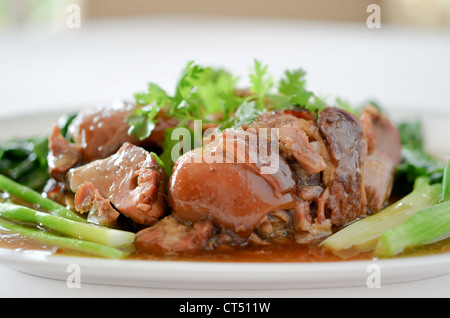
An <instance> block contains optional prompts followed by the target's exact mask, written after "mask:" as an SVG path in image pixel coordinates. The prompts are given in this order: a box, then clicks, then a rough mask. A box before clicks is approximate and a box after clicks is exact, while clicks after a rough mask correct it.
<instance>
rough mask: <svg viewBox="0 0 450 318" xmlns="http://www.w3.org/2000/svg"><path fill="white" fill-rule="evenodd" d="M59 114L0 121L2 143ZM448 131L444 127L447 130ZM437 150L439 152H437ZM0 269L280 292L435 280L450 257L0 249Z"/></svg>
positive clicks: (449, 268) (39, 128) (112, 281)
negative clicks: (204, 257)
mask: <svg viewBox="0 0 450 318" xmlns="http://www.w3.org/2000/svg"><path fill="white" fill-rule="evenodd" d="M59 115H60V114H59V113H52V114H39V115H38V114H36V115H27V116H21V117H20V118H9V119H6V120H5V119H4V120H0V136H2V139H8V138H10V137H14V136H18V137H23V136H35V135H36V134H38V133H42V132H45V131H48V130H49V128H50V127H51V125H52V124H53V123H55V121H56V119H57V118H58V117H59ZM447 127H448V126H447ZM441 150H442V149H441ZM0 263H1V264H4V265H6V266H8V267H10V268H12V269H15V270H18V271H21V272H24V273H28V274H32V275H36V276H41V277H46V278H52V279H58V280H67V279H69V278H70V274H71V271H70V268H71V267H68V266H69V265H72V264H74V265H76V266H78V267H77V268H78V269H79V271H80V272H79V273H80V278H81V282H84V283H98V284H107V285H121V286H135V287H154V288H182V289H286V288H322V287H349V286H367V282H368V281H369V283H370V282H372V283H373V281H371V277H372V276H373V274H376V272H378V273H379V274H380V275H381V276H380V277H381V280H380V282H379V283H380V284H391V283H399V282H406V281H414V280H420V279H425V278H431V277H436V276H440V275H444V274H447V273H450V253H446V254H441V255H433V256H424V257H412V258H398V259H390V260H375V259H374V260H368V261H345V262H324V263H228V262H227V263H216V262H214V263H207V262H184V261H183V262H179V261H144V260H108V259H99V258H86V257H68V256H61V255H53V254H49V253H46V252H31V253H29V252H26V251H16V250H8V249H0Z"/></svg>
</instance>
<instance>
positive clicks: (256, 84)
mask: <svg viewBox="0 0 450 318" xmlns="http://www.w3.org/2000/svg"><path fill="white" fill-rule="evenodd" d="M267 68H268V66H267V65H262V63H261V62H260V61H258V60H254V64H253V69H252V70H251V72H250V91H251V92H252V93H253V94H255V96H256V106H257V108H258V109H260V110H262V109H264V108H265V106H264V105H265V101H266V98H267V96H268V95H269V93H270V90H271V89H272V87H273V79H272V77H271V76H270V75H269V74H268V72H267Z"/></svg>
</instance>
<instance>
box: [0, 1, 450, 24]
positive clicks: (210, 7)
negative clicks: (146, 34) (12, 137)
mask: <svg viewBox="0 0 450 318" xmlns="http://www.w3.org/2000/svg"><path fill="white" fill-rule="evenodd" d="M74 3H75V4H78V5H79V6H80V7H81V12H82V15H83V18H84V19H86V20H92V19H98V18H111V17H133V16H146V15H147V16H148V15H161V14H164V15H169V14H194V15H213V16H232V17H233V16H234V17H269V18H288V19H308V20H322V21H323V20H326V21H353V22H358V21H363V20H365V19H366V18H367V14H366V8H367V6H368V5H369V4H377V5H379V6H380V7H382V10H383V14H382V21H383V23H390V24H403V25H411V26H419V27H436V28H441V27H448V26H449V25H450V0H339V1H336V0H314V1H311V0H228V1H211V0H191V1H183V0H170V1H155V0H127V1H123V0H1V1H0V22H1V27H2V28H8V27H20V28H30V27H33V26H36V25H40V26H42V25H47V26H48V27H50V28H52V29H54V30H57V29H58V28H63V27H64V26H65V22H66V21H65V20H66V19H65V15H64V13H65V12H66V9H67V6H68V5H70V4H74Z"/></svg>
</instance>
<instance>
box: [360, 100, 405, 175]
mask: <svg viewBox="0 0 450 318" xmlns="http://www.w3.org/2000/svg"><path fill="white" fill-rule="evenodd" d="M361 121H362V122H363V124H364V128H365V130H366V134H367V136H369V137H368V140H369V144H368V148H369V153H371V152H373V151H375V150H378V151H380V152H382V153H384V154H386V155H387V156H388V157H389V158H390V159H391V160H392V163H393V165H394V166H397V165H398V164H399V163H400V162H401V160H402V141H401V139H400V133H399V131H398V129H397V127H395V126H394V124H393V123H392V121H391V120H390V119H389V118H388V117H387V116H386V115H384V114H382V113H381V112H380V111H379V110H378V109H376V108H375V107H374V106H368V107H366V108H365V109H364V110H363V113H362V115H361Z"/></svg>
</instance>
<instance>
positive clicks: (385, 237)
mask: <svg viewBox="0 0 450 318" xmlns="http://www.w3.org/2000/svg"><path fill="white" fill-rule="evenodd" d="M238 82H239V81H238V79H237V78H236V77H235V76H234V75H233V74H231V73H229V72H227V71H226V70H223V69H215V68H211V67H202V66H200V65H197V64H195V63H193V62H190V63H188V65H187V66H186V68H185V69H184V71H183V73H182V75H181V77H180V79H179V80H178V82H177V84H176V87H175V91H174V93H173V94H170V93H168V92H167V91H166V90H164V89H162V88H161V87H159V86H158V85H157V84H155V83H150V84H148V89H147V91H144V92H140V93H136V94H135V101H134V102H128V101H127V102H125V101H123V102H111V103H107V104H105V105H102V106H99V107H94V108H88V109H83V110H80V111H79V112H78V113H77V114H73V115H71V116H67V117H65V118H63V119H61V120H60V122H59V123H57V124H55V126H54V127H53V128H51V129H50V133H49V135H48V136H47V138H36V139H31V140H27V141H20V142H19V141H16V143H15V144H14V143H12V142H9V143H5V144H4V145H3V146H2V148H0V163H2V165H1V166H0V169H1V170H0V172H1V174H2V175H0V191H2V201H4V202H3V203H0V233H2V232H5V233H10V232H14V233H19V234H20V235H22V236H24V237H28V238H29V239H30V240H37V241H41V242H43V243H44V244H50V245H54V246H57V247H59V248H60V250H61V251H63V252H65V253H70V252H71V253H74V252H75V251H76V252H77V253H82V254H88V255H95V256H101V257H111V258H139V259H184V260H186V259H188V260H228V261H230V260H232V261H249V260H250V261H314V260H343V259H358V258H367V257H373V256H379V257H394V256H397V255H407V252H408V251H409V250H411V249H414V248H417V246H430V245H433V244H432V243H434V244H436V243H435V242H441V243H442V242H443V244H445V242H446V240H445V239H446V237H448V236H449V234H450V229H449V227H448V224H449V219H450V216H449V212H448V211H449V208H448V204H449V203H448V199H449V197H450V195H449V192H450V191H449V188H450V177H449V174H450V166H449V165H447V166H446V165H445V163H442V162H439V161H438V160H436V159H434V158H432V157H431V156H429V155H427V154H426V152H425V151H424V147H423V141H422V140H421V134H420V132H419V131H418V128H420V126H417V125H418V124H417V122H404V123H397V122H394V121H393V120H392V119H391V118H390V116H389V115H388V114H387V113H386V112H385V111H384V110H383V109H382V108H380V107H379V106H377V105H376V104H374V103H367V104H365V105H363V106H362V107H351V106H350V105H349V104H348V103H346V102H344V101H343V100H341V99H339V98H337V99H336V100H332V101H329V100H325V99H323V98H322V97H320V96H319V95H318V94H315V93H313V92H312V91H310V90H308V89H307V88H306V82H305V72H304V71H303V70H302V69H298V70H294V71H286V72H285V73H284V75H283V76H282V77H281V79H280V80H279V81H278V82H276V81H274V79H273V78H272V77H271V76H270V75H269V73H268V70H267V66H265V65H263V64H262V63H260V62H259V61H255V63H254V66H253V68H252V70H251V72H250V76H249V83H248V85H246V86H244V88H240V87H239V86H238ZM15 155H16V157H15ZM25 166H26V167H28V168H26V169H25ZM44 169H45V171H44ZM28 174H34V175H35V176H36V178H37V176H40V179H39V182H34V183H33V179H32V178H31V179H30V178H28V177H27V175H28ZM43 179H44V180H45V183H44V182H42V180H43ZM77 233H78V235H77ZM102 248H104V249H102ZM443 250H447V249H445V248H443Z"/></svg>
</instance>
